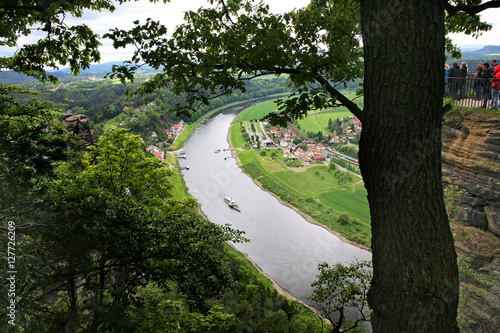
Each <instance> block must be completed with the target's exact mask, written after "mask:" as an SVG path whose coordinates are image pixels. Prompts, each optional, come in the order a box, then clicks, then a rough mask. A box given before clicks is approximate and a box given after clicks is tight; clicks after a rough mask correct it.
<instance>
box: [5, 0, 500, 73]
mask: <svg viewBox="0 0 500 333" xmlns="http://www.w3.org/2000/svg"><path fill="white" fill-rule="evenodd" d="M309 1H310V0H265V3H267V4H269V6H270V9H271V11H272V12H274V13H280V12H286V11H290V10H292V9H294V8H301V7H304V6H306V5H307V4H308V3H309ZM208 5H209V4H208V1H207V0H171V1H170V3H167V4H163V3H161V1H160V3H156V4H153V3H150V2H149V1H148V0H140V1H138V2H129V3H126V4H124V5H121V6H118V8H117V10H116V11H115V12H114V13H109V12H101V13H99V12H92V11H88V12H86V13H85V15H84V16H83V18H80V19H74V18H67V19H66V22H68V23H73V22H75V23H82V22H83V23H85V24H87V25H89V26H90V27H92V28H93V29H94V31H95V32H97V33H98V34H100V35H102V34H104V33H106V32H108V31H109V29H112V28H115V27H117V28H120V29H128V28H131V27H133V26H134V25H133V23H132V22H133V21H134V20H140V21H141V22H145V20H146V18H149V17H150V18H152V19H153V20H159V21H160V22H161V23H162V24H164V25H166V26H167V28H168V29H169V31H172V30H173V29H174V28H175V27H176V26H177V25H179V24H181V23H182V22H183V18H184V13H185V12H186V11H187V10H196V9H198V8H199V7H201V6H208ZM482 17H483V20H484V21H486V22H488V23H492V24H494V26H493V29H492V31H490V32H487V33H484V34H483V36H481V37H480V38H478V39H475V38H473V37H470V36H466V35H464V34H451V35H450V36H449V37H451V38H452V39H453V41H454V43H456V44H458V45H461V46H471V45H475V46H477V47H475V48H477V49H479V48H481V47H482V46H483V45H488V44H493V45H500V19H499V18H500V8H496V9H489V10H486V11H484V12H483V13H482ZM496 22H498V23H497V24H496V26H495V23H496ZM36 38H37V37H36V35H33V36H32V37H29V38H24V39H22V40H20V44H22V43H28V42H33V41H34V40H36ZM102 42H103V46H102V47H101V48H100V51H101V63H105V62H110V61H122V60H126V59H130V57H131V55H132V52H133V50H132V49H127V50H123V49H120V50H115V49H114V48H113V47H112V46H111V43H110V42H109V41H106V40H103V41H102ZM14 51H15V49H8V48H2V47H0V56H7V55H11V54H12V53H13V52H14Z"/></svg>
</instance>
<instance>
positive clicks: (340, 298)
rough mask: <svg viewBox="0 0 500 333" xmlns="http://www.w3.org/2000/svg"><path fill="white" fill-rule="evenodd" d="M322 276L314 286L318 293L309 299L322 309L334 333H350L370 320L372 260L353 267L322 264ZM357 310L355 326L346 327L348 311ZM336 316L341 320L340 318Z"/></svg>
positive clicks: (319, 267)
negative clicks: (349, 309)
mask: <svg viewBox="0 0 500 333" xmlns="http://www.w3.org/2000/svg"><path fill="white" fill-rule="evenodd" d="M318 269H319V271H320V272H319V274H318V275H317V279H316V280H315V281H314V282H313V283H311V286H312V287H314V290H313V292H312V294H311V296H309V299H310V300H312V301H313V302H314V304H315V305H316V306H318V307H319V308H320V309H321V312H322V314H323V315H324V316H325V317H326V318H328V319H329V320H330V321H331V323H332V326H333V329H332V332H346V331H349V330H351V329H353V328H355V327H358V326H359V325H360V324H361V323H362V322H364V321H366V320H367V319H366V315H367V312H368V311H369V308H368V303H367V300H366V294H367V292H368V287H369V283H370V280H371V278H372V273H371V263H370V262H368V261H361V262H353V263H351V264H350V265H349V266H345V265H343V264H342V263H338V264H334V265H332V266H330V265H329V264H328V263H321V264H319V265H318ZM351 307H352V308H354V309H355V311H356V314H355V318H351V320H353V321H354V322H353V323H352V325H351V326H347V327H346V326H345V324H346V313H345V312H346V310H347V309H348V308H351ZM335 315H338V316H339V317H338V318H336V317H335Z"/></svg>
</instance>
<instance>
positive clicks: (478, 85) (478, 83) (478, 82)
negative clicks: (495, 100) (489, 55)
mask: <svg viewBox="0 0 500 333" xmlns="http://www.w3.org/2000/svg"><path fill="white" fill-rule="evenodd" d="M488 66H489V65H488ZM482 74H483V63H482V62H478V63H477V69H476V72H475V73H474V78H475V79H479V78H480V77H481V75H482ZM482 88H483V87H482V84H481V80H474V90H475V91H476V100H480V99H481V89H482Z"/></svg>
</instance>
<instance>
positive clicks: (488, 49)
mask: <svg viewBox="0 0 500 333" xmlns="http://www.w3.org/2000/svg"><path fill="white" fill-rule="evenodd" d="M495 56H496V57H499V58H500V45H486V46H484V47H483V48H482V49H479V50H473V51H462V58H481V57H485V58H491V57H495Z"/></svg>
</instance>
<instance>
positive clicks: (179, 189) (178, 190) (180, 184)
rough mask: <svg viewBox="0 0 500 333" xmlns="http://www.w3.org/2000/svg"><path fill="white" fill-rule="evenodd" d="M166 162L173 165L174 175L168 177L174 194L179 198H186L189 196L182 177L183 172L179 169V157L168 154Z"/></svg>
mask: <svg viewBox="0 0 500 333" xmlns="http://www.w3.org/2000/svg"><path fill="white" fill-rule="evenodd" d="M165 162H167V163H169V164H170V165H171V166H172V175H171V176H170V177H168V180H169V181H170V184H172V194H173V196H174V197H175V198H176V199H177V200H181V201H182V200H186V199H187V198H188V196H189V193H188V191H187V187H186V184H185V183H184V179H183V178H182V174H181V172H180V171H179V169H177V167H178V166H179V163H178V161H177V159H176V158H175V157H174V156H173V155H172V154H167V156H166V158H165Z"/></svg>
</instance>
